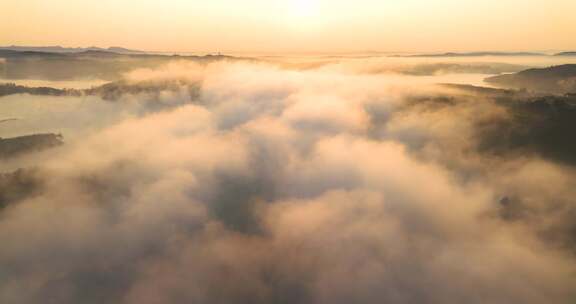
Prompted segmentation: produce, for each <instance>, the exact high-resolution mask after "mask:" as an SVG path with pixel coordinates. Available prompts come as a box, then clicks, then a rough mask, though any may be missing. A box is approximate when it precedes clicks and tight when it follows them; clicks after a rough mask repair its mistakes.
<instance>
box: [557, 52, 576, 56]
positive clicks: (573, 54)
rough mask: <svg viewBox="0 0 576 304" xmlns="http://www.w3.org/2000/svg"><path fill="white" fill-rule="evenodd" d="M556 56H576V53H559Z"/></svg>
mask: <svg viewBox="0 0 576 304" xmlns="http://www.w3.org/2000/svg"><path fill="white" fill-rule="evenodd" d="M554 56H576V52H562V53H558V54H556V55H554Z"/></svg>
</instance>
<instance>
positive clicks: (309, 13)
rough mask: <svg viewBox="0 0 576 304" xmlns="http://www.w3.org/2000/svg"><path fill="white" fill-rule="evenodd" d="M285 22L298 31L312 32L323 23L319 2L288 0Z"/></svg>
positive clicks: (317, 0) (312, 0)
mask: <svg viewBox="0 0 576 304" xmlns="http://www.w3.org/2000/svg"><path fill="white" fill-rule="evenodd" d="M284 11H285V22H286V23H287V24H288V25H289V27H291V28H293V29H297V30H312V29H316V28H318V27H319V26H320V25H321V23H322V15H321V9H320V2H319V0H286V2H285V10H284Z"/></svg>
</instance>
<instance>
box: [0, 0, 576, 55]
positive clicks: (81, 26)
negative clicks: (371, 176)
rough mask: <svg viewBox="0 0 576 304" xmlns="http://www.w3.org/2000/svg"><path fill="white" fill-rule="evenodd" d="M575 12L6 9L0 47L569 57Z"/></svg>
mask: <svg viewBox="0 0 576 304" xmlns="http://www.w3.org/2000/svg"><path fill="white" fill-rule="evenodd" d="M575 11H576V2H575V1H572V0H528V1H526V0H507V1H497V0H484V1H478V0H473V1H457V0H385V1H382V0H357V1H343V0H330V1H328V0H271V1H270V0H244V1H232V0H212V1H197V0H196V1H186V0H165V1H153V0H98V1H96V0H60V1H45V0H7V1H3V5H2V27H0V45H11V44H17V45H56V44H60V45H65V46H89V45H99V46H109V45H121V46H124V47H129V48H137V49H144V50H153V51H173V52H186V51H190V52H217V51H220V52H227V53H233V52H280V53H288V52H322V53H332V52H366V51H376V52H424V51H426V52H430V51H471V50H493V51H495V50H501V51H510V50H568V49H573V48H576V39H574V38H573V37H576V19H575V18H573V12H575ZM32 21H33V22H32ZM87 33H89V35H87Z"/></svg>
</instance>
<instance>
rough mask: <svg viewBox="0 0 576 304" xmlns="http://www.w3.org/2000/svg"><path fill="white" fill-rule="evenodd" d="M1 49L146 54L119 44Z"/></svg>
mask: <svg viewBox="0 0 576 304" xmlns="http://www.w3.org/2000/svg"><path fill="white" fill-rule="evenodd" d="M0 50H9V51H17V52H48V53H81V52H86V51H105V52H114V53H120V54H145V53H146V52H145V51H140V50H132V49H127V48H123V47H118V46H112V47H109V48H100V47H95V46H91V47H86V48H82V47H76V48H70V47H62V46H59V45H56V46H18V45H11V46H0Z"/></svg>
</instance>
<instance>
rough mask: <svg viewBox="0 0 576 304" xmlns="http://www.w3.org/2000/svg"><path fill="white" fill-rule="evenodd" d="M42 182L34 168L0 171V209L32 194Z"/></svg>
mask: <svg viewBox="0 0 576 304" xmlns="http://www.w3.org/2000/svg"><path fill="white" fill-rule="evenodd" d="M42 184H43V181H42V179H41V178H40V176H39V174H38V172H37V170H35V169H18V170H16V171H14V172H8V173H0V210H2V209H4V208H6V207H8V206H9V205H10V204H11V203H13V202H16V201H19V200H21V199H24V198H26V197H29V196H31V195H34V194H35V193H36V192H37V191H38V190H39V188H40V187H41V185H42Z"/></svg>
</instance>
